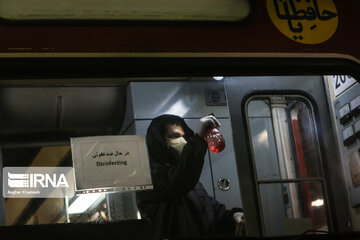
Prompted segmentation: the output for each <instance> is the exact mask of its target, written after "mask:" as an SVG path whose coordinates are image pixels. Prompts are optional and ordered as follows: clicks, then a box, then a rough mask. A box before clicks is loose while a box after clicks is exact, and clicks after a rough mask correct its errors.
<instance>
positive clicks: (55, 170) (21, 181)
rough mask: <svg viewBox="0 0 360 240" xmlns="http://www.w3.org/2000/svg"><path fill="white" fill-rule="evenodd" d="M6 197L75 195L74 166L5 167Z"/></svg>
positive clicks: (62, 196)
mask: <svg viewBox="0 0 360 240" xmlns="http://www.w3.org/2000/svg"><path fill="white" fill-rule="evenodd" d="M3 183H4V185H3V186H4V188H3V197H4V198H64V197H66V196H67V197H70V198H71V197H73V196H74V194H75V190H74V186H75V184H74V173H73V168H72V167H5V168H3Z"/></svg>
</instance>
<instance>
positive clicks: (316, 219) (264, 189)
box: [259, 182, 328, 236]
mask: <svg viewBox="0 0 360 240" xmlns="http://www.w3.org/2000/svg"><path fill="white" fill-rule="evenodd" d="M259 187H260V197H261V204H262V213H263V218H264V225H265V232H266V235H267V236H279V235H292V234H301V233H303V232H305V231H307V230H310V229H314V230H328V225H327V215H326V207H325V204H324V202H325V199H324V194H323V188H322V186H321V183H320V182H302V183H274V184H260V186H259Z"/></svg>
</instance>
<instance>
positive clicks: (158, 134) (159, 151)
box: [137, 115, 241, 237]
mask: <svg viewBox="0 0 360 240" xmlns="http://www.w3.org/2000/svg"><path fill="white" fill-rule="evenodd" d="M211 117H212V116H211ZM205 118H210V117H209V116H208V117H205ZM212 118H213V119H212V120H207V127H215V126H216V124H215V121H216V122H217V120H216V119H215V118H214V117H212ZM209 122H210V124H209ZM211 122H212V123H213V124H211ZM202 123H204V121H201V120H200V125H201V124H202ZM205 125H206V124H205ZM146 143H147V146H148V151H149V156H150V168H151V176H152V182H153V186H154V189H153V190H150V191H144V192H138V193H137V202H138V208H139V210H140V213H141V216H142V218H145V219H146V218H148V219H150V221H151V223H152V225H153V227H152V229H153V233H154V236H155V237H169V236H189V237H194V236H195V237H196V236H214V235H225V234H231V235H233V234H234V232H235V221H234V219H233V214H234V213H235V212H239V211H241V209H232V210H230V211H229V210H225V206H224V205H223V204H220V203H218V202H217V201H216V200H215V199H214V198H212V197H210V196H209V195H208V194H207V192H206V190H205V189H204V187H203V186H202V184H201V183H200V182H199V178H200V175H201V171H202V168H203V164H204V157H205V154H206V151H207V143H206V142H205V140H204V138H203V137H202V136H200V135H199V134H194V132H193V131H192V130H191V129H190V128H189V127H188V126H187V125H186V123H185V121H184V119H182V118H181V117H178V116H175V115H161V116H159V117H157V118H155V119H153V121H152V122H151V124H150V126H149V128H148V131H147V135H146Z"/></svg>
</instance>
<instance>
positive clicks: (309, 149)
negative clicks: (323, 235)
mask: <svg viewBox="0 0 360 240" xmlns="http://www.w3.org/2000/svg"><path fill="white" fill-rule="evenodd" d="M224 82H225V90H226V93H227V100H228V107H229V112H230V118H231V123H232V127H233V139H234V149H235V154H236V156H237V164H238V173H239V182H240V187H241V190H242V192H241V195H242V198H243V199H242V202H243V206H244V213H245V219H246V222H247V231H248V235H250V236H252V235H255V236H256V235H260V233H261V232H262V235H263V236H279V235H293V234H301V233H303V232H305V231H307V230H310V229H311V230H313V231H346V230H347V228H348V223H349V219H348V216H347V214H346V213H347V206H346V203H347V200H346V193H345V187H344V186H345V185H344V177H343V175H342V171H341V170H340V169H341V162H340V159H339V158H338V157H337V156H338V154H337V150H336V147H337V145H336V137H335V135H334V131H333V128H332V124H331V120H330V114H329V108H328V103H327V96H326V91H325V85H324V78H323V76H296V77H294V76H291V77H290V76H276V77H275V76H274V77H229V78H225V79H224ZM335 206H336V207H335Z"/></svg>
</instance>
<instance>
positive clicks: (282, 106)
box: [247, 96, 321, 180]
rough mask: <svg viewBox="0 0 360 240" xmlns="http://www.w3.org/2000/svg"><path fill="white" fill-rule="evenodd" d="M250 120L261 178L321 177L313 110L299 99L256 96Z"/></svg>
mask: <svg viewBox="0 0 360 240" xmlns="http://www.w3.org/2000/svg"><path fill="white" fill-rule="evenodd" d="M247 112H248V120H249V125H250V132H251V141H252V147H253V155H254V159H255V163H256V171H257V177H258V179H264V180H270V179H296V178H310V177H320V176H321V174H320V171H319V161H320V156H319V151H318V144H317V139H316V128H315V125H314V121H313V116H312V111H311V109H310V108H309V107H308V105H307V104H306V103H305V102H304V101H302V100H299V99H294V98H291V97H283V96H272V97H269V98H262V99H259V98H258V99H253V100H251V101H250V102H249V104H248V109H247Z"/></svg>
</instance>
